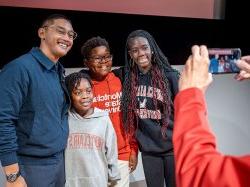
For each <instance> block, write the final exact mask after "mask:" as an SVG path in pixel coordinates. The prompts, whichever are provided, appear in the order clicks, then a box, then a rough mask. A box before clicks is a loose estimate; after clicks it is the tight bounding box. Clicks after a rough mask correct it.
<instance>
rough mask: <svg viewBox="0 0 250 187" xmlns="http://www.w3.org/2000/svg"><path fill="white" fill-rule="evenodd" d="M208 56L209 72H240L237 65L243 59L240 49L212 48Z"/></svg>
mask: <svg viewBox="0 0 250 187" xmlns="http://www.w3.org/2000/svg"><path fill="white" fill-rule="evenodd" d="M208 54H209V59H210V66H209V72H211V73H213V74H223V73H239V72H240V69H239V68H238V67H237V65H236V64H235V62H236V61H237V60H238V59H240V57H241V50H240V49H239V48H210V49H208Z"/></svg>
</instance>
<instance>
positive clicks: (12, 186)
mask: <svg viewBox="0 0 250 187" xmlns="http://www.w3.org/2000/svg"><path fill="white" fill-rule="evenodd" d="M5 187H27V184H26V182H25V180H24V178H23V177H22V176H19V177H18V178H17V180H16V181H15V182H13V183H10V182H6V185H5Z"/></svg>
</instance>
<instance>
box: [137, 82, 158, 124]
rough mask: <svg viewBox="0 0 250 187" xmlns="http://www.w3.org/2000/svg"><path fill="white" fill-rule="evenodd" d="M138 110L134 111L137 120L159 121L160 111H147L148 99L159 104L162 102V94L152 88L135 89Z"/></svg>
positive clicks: (141, 86)
mask: <svg viewBox="0 0 250 187" xmlns="http://www.w3.org/2000/svg"><path fill="white" fill-rule="evenodd" d="M136 96H137V99H138V102H139V109H137V110H136V112H137V114H138V116H139V118H141V119H157V120H159V119H161V111H160V110H149V109H147V102H148V99H147V98H150V100H151V101H152V99H153V97H154V96H155V98H156V99H157V100H159V101H161V102H163V96H162V92H161V90H160V89H159V88H153V87H151V86H146V85H140V86H138V87H137V93H136Z"/></svg>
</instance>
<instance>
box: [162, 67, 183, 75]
mask: <svg viewBox="0 0 250 187" xmlns="http://www.w3.org/2000/svg"><path fill="white" fill-rule="evenodd" d="M164 72H165V73H166V74H167V75H168V76H177V77H179V76H180V72H179V71H178V70H177V69H175V68H165V69H164Z"/></svg>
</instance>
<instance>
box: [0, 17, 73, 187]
mask: <svg viewBox="0 0 250 187" xmlns="http://www.w3.org/2000/svg"><path fill="white" fill-rule="evenodd" d="M38 36H39V38H40V39H41V43H40V47H34V48H32V49H31V50H30V51H29V52H28V53H26V54H24V55H22V56H20V57H18V58H16V59H15V60H13V61H12V62H10V63H8V64H7V65H6V66H5V67H4V68H3V69H2V71H1V72H0V85H1V89H0V95H1V99H0V160H1V163H2V166H3V169H4V173H5V175H6V180H7V182H6V186H8V187H11V186H20V187H24V186H29V187H62V186H64V183H65V171H64V149H65V147H66V143H67V137H68V117H67V111H68V107H69V97H68V94H67V91H66V87H65V85H64V69H63V66H62V65H61V64H60V63H59V62H58V60H59V58H60V57H63V56H65V55H66V54H67V53H68V51H69V50H70V49H71V47H72V45H73V40H74V39H75V38H76V33H75V32H74V30H73V27H72V24H71V21H70V20H69V19H67V18H66V17H65V16H63V15H51V16H50V17H48V18H47V19H46V20H44V21H43V23H42V25H41V27H40V28H39V29H38Z"/></svg>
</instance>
